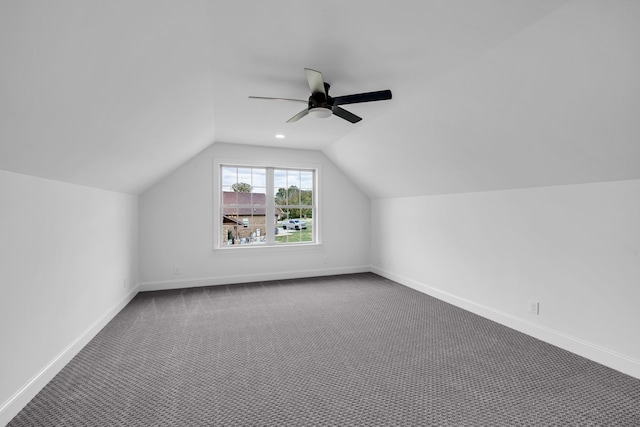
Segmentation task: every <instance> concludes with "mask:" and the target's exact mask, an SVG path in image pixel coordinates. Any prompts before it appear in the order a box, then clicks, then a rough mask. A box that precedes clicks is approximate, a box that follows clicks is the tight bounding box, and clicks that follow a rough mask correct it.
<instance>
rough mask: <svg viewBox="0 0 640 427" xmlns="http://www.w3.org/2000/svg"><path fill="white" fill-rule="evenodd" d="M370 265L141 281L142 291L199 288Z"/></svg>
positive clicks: (364, 268) (344, 271)
mask: <svg viewBox="0 0 640 427" xmlns="http://www.w3.org/2000/svg"><path fill="white" fill-rule="evenodd" d="M370 271H371V270H370V267H369V266H368V265H361V266H355V267H340V268H323V269H314V270H295V271H284V272H283V271H279V272H276V273H266V274H265V273H252V274H238V275H230V276H219V277H199V278H194V279H186V280H161V281H157V282H144V283H140V285H139V286H140V292H149V291H164V290H169V289H184V288H197V287H200V286H218V285H231V284H235V283H253V282H268V281H270V280H287V279H300V278H304V277H319V276H334V275H337V274H355V273H368V272H370Z"/></svg>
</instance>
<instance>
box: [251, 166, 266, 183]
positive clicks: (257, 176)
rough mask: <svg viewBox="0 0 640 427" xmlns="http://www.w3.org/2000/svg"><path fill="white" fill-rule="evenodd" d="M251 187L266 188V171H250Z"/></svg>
mask: <svg viewBox="0 0 640 427" xmlns="http://www.w3.org/2000/svg"><path fill="white" fill-rule="evenodd" d="M251 185H252V186H253V187H254V188H255V187H266V186H267V171H266V170H265V169H252V171H251Z"/></svg>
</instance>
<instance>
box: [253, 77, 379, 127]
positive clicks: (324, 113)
mask: <svg viewBox="0 0 640 427" xmlns="http://www.w3.org/2000/svg"><path fill="white" fill-rule="evenodd" d="M304 72H305V74H306V76H307V81H308V82H309V89H311V96H310V97H309V100H308V101H304V100H302V99H290V98H269V97H264V96H250V97H249V98H251V99H267V100H276V101H293V102H303V103H306V104H307V108H305V109H304V110H302V111H300V112H299V113H298V114H296V115H295V116H293V117H291V118H290V119H289V120H287V123H292V122H297V121H298V120H300V119H301V118H303V117H304V116H306V115H307V114H309V115H310V116H312V117H317V118H326V117H329V116H331V115H332V114H335V115H336V116H338V117H340V118H342V119H345V120H346V121H348V122H351V123H357V122H359V121H360V120H362V117H358V116H356V115H355V114H353V113H351V112H349V111H347V110H345V109H344V108H341V107H340V105H345V104H356V103H359V102H371V101H384V100H386V99H391V91H390V90H388V89H387V90H380V91H376V92H366V93H358V94H355V95H345V96H337V97H335V98H332V97H330V96H329V88H330V87H331V86H330V85H329V83H326V82H325V81H324V80H323V79H322V73H320V72H319V71H316V70H312V69H310V68H305V69H304Z"/></svg>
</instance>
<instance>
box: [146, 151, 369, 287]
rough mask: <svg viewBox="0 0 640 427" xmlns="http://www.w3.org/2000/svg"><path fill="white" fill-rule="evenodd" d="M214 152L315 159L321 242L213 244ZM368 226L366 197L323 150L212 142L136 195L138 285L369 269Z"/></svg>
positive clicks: (276, 161) (236, 158) (240, 159)
mask: <svg viewBox="0 0 640 427" xmlns="http://www.w3.org/2000/svg"><path fill="white" fill-rule="evenodd" d="M215 159H224V160H228V161H232V162H237V163H238V164H243V163H247V164H250V163H252V162H272V163H273V165H274V166H278V165H280V164H283V163H285V164H286V165H295V164H304V165H308V164H314V165H319V166H320V167H321V172H322V175H321V181H322V182H321V186H322V191H323V198H322V205H321V207H320V209H321V211H320V214H321V216H322V225H323V242H322V243H323V244H322V245H321V246H319V247H299V246H298V247H296V248H291V249H285V250H273V251H270V250H266V251H265V250H262V249H256V248H253V249H246V250H245V249H240V250H239V251H237V250H233V251H224V250H222V251H221V250H218V251H214V250H213V226H214V224H213V208H214V207H213V191H214V188H213V172H214V161H215ZM369 230H370V203H369V199H368V198H367V197H366V196H365V195H364V194H363V193H362V192H361V191H360V190H358V189H357V188H356V187H355V186H354V185H353V184H352V183H351V182H350V181H349V180H348V179H347V178H346V177H345V176H344V175H343V174H342V172H340V171H339V170H338V169H337V168H336V167H335V166H334V165H333V164H332V163H331V162H330V161H329V160H328V159H327V158H326V157H325V156H324V155H323V154H322V153H320V152H318V151H307V150H291V149H277V148H266V147H255V146H247V145H236V144H224V143H215V144H213V145H211V146H210V147H209V148H207V149H206V150H204V151H203V152H202V153H200V154H199V155H198V156H196V157H195V158H194V159H192V160H191V161H189V162H188V163H187V164H185V165H184V166H182V167H181V168H179V169H178V170H176V171H175V172H174V173H172V174H171V175H169V176H168V177H167V178H165V179H164V180H162V181H161V182H159V183H158V184H157V185H155V186H154V187H152V188H151V189H149V190H147V191H146V192H144V193H143V194H142V195H141V196H140V282H141V283H140V285H141V290H150V289H167V288H177V287H185V286H201V285H212V284H222V283H234V282H235V283H237V282H247V281H254V280H255V281H261V280H273V279H280V278H290V277H305V276H306V277H308V276H315V275H328V274H338V273H350V272H361V271H369V268H370V267H369V266H370V262H369V247H370V239H369ZM278 249H280V248H278ZM174 267H178V268H179V269H180V274H179V275H175V274H174Z"/></svg>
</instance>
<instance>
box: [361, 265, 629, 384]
mask: <svg viewBox="0 0 640 427" xmlns="http://www.w3.org/2000/svg"><path fill="white" fill-rule="evenodd" d="M371 272H373V273H375V274H378V275H380V276H382V277H386V278H387V279H389V280H393V281H394V282H398V283H400V284H401V285H404V286H407V287H409V288H412V289H415V290H416V291H419V292H422V293H424V294H427V295H430V296H432V297H434V298H437V299H439V300H442V301H445V302H447V303H449V304H452V305H455V306H456V307H460V308H462V309H464V310H467V311H470V312H472V313H474V314H477V315H479V316H482V317H484V318H487V319H489V320H493V321H494V322H497V323H500V324H502V325H504V326H507V327H509V328H512V329H515V330H516V331H519V332H522V333H524V334H527V335H530V336H532V337H534V338H537V339H539V340H541V341H544V342H547V343H549V344H552V345H555V346H556V347H560V348H562V349H564V350H567V351H570V352H572V353H575V354H577V355H579V356H582V357H585V358H587V359H589V360H592V361H594V362H597V363H600V364H602V365H604V366H607V367H609V368H612V369H615V370H616V371H620V372H622V373H624V374H627V375H630V376H632V377H635V378H638V379H640V360H637V359H634V358H632V357H629V356H625V355H623V354H620V353H617V352H615V351H612V350H609V349H607V348H604V347H601V346H599V345H597V344H593V343H590V342H587V341H584V340H581V339H579V338H576V337H573V336H570V335H568V334H565V333H562V332H559V331H556V330H553V329H550V328H547V327H545V326H541V325H538V324H535V323H532V322H529V321H527V320H525V319H521V318H518V317H515V316H512V315H510V314H507V313H503V312H500V311H497V310H495V309H493V308H491V307H487V306H484V305H481V304H477V303H475V302H473V301H470V300H467V299H465V298H461V297H459V296H457V295H453V294H450V293H448V292H444V291H441V290H439V289H437V288H434V287H432V286H429V285H426V284H424V283H420V282H418V281H416V280H413V279H410V278H408V277H404V276H402V275H399V274H395V273H392V272H390V271H386V270H383V269H381V268H379V267H376V266H371Z"/></svg>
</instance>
